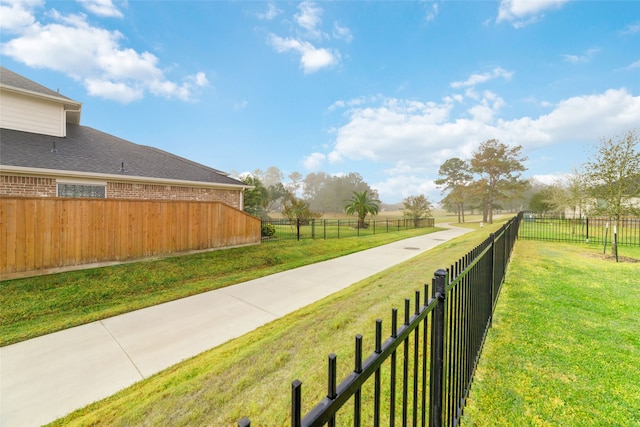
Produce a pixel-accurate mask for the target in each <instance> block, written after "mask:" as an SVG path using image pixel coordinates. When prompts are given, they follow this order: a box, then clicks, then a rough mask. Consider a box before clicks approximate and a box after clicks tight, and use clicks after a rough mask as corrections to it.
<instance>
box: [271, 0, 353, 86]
mask: <svg viewBox="0 0 640 427" xmlns="http://www.w3.org/2000/svg"><path fill="white" fill-rule="evenodd" d="M298 11H299V12H298V13H296V14H295V15H294V17H293V19H294V21H295V23H296V24H297V28H296V29H295V31H294V34H293V35H292V36H291V37H282V36H279V35H277V34H273V33H271V34H269V35H268V37H267V43H269V44H270V45H271V46H272V47H273V48H274V49H275V50H276V51H277V52H279V53H286V52H290V51H294V52H297V53H298V54H300V66H301V68H302V69H303V71H304V72H305V73H307V74H309V73H314V72H316V71H318V70H320V69H322V68H327V67H330V66H332V65H336V64H338V63H339V62H340V52H339V51H338V50H337V49H333V48H326V47H316V46H317V44H318V43H321V42H322V41H326V40H327V39H329V38H330V37H329V35H328V34H327V33H325V32H323V31H322V29H321V25H322V13H323V10H322V9H321V8H320V7H318V6H317V5H316V3H314V2H312V1H310V0H305V1H303V2H302V3H300V4H298ZM332 34H333V37H334V38H335V39H342V40H345V41H347V42H350V41H351V40H352V39H353V35H352V34H351V30H349V29H348V28H346V27H342V26H340V25H339V24H338V23H337V22H335V23H334V27H333V33H332ZM310 40H311V41H313V43H312V42H311V41H310Z"/></svg>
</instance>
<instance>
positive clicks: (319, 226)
mask: <svg viewBox="0 0 640 427" xmlns="http://www.w3.org/2000/svg"><path fill="white" fill-rule="evenodd" d="M434 226H435V220H434V219H433V218H419V219H407V218H398V219H382V220H367V221H365V223H364V227H361V226H360V227H359V226H358V220H357V219H311V220H308V221H300V220H298V221H295V220H294V221H291V220H289V219H286V218H284V219H269V220H264V221H262V241H263V242H266V241H274V240H291V239H295V240H300V239H340V238H345V237H361V236H369V235H374V234H380V233H390V232H397V231H401V230H408V229H412V228H427V227H434Z"/></svg>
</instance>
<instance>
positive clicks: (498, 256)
mask: <svg viewBox="0 0 640 427" xmlns="http://www.w3.org/2000/svg"><path fill="white" fill-rule="evenodd" d="M521 218H522V215H521V214H520V215H518V216H517V217H514V218H513V219H511V220H510V221H509V222H508V223H507V224H505V225H504V226H503V227H501V228H500V230H499V231H498V232H496V233H495V234H491V236H490V237H489V238H488V239H487V240H485V241H484V242H483V243H482V244H480V245H479V246H478V247H476V248H475V249H473V250H472V251H470V252H469V253H468V254H467V255H466V256H465V257H463V258H461V259H460V260H459V261H458V262H456V263H455V264H454V265H452V266H451V267H450V268H449V269H447V270H444V269H441V270H438V271H436V272H435V275H434V278H433V279H432V287H431V297H428V294H429V293H428V284H425V285H424V294H423V296H421V295H420V291H416V293H415V297H414V301H413V309H412V307H411V306H412V302H411V300H410V299H405V301H404V319H403V323H402V325H401V326H398V310H397V309H396V308H394V309H393V310H392V312H391V336H390V337H389V338H387V339H386V340H384V341H383V338H382V320H377V321H376V328H375V350H374V352H373V353H372V354H371V355H370V356H369V357H367V358H366V360H364V361H363V360H362V358H363V355H362V340H363V338H362V336H361V335H356V337H355V360H354V369H353V372H352V373H350V374H349V375H348V376H347V377H346V378H345V379H343V380H342V382H340V383H339V384H338V383H337V378H336V377H337V374H336V372H337V358H336V355H335V354H330V355H329V357H328V380H327V396H326V397H325V398H324V399H322V401H320V402H319V403H318V404H317V405H316V406H315V407H313V409H311V410H310V411H308V412H307V414H306V415H303V413H302V383H301V382H300V381H299V380H296V381H294V382H293V383H292V392H291V425H292V426H294V427H298V426H323V425H328V426H335V425H336V423H337V422H338V418H339V419H340V424H341V425H353V426H361V425H366V426H370V425H372V426H379V425H381V424H385V425H390V426H395V425H396V423H401V425H403V426H406V425H412V426H423V427H424V426H427V425H428V426H431V427H438V426H455V425H457V424H458V423H459V421H460V418H461V417H462V412H463V409H464V406H465V402H466V398H467V395H468V393H469V389H470V387H471V382H472V379H473V375H474V373H475V369H476V365H477V363H478V360H479V357H480V353H481V350H482V346H483V343H484V339H485V336H486V333H487V331H488V329H489V328H490V326H491V319H492V315H493V309H494V306H495V302H496V300H497V298H498V294H499V292H500V288H501V286H502V283H503V281H504V276H505V272H506V268H507V264H508V262H509V258H510V255H511V251H512V249H513V246H514V244H515V241H516V237H517V235H518V227H519V225H520V220H521ZM347 402H349V404H348V405H347V407H344V406H345V404H347ZM250 425H251V423H250V421H249V420H248V419H247V418H243V419H242V420H240V421H239V422H238V426H240V427H247V426H250Z"/></svg>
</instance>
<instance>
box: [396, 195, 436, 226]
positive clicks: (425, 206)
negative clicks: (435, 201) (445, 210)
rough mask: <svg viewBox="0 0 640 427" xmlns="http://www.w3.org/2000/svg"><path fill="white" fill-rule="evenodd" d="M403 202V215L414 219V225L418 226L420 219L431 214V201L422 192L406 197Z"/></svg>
mask: <svg viewBox="0 0 640 427" xmlns="http://www.w3.org/2000/svg"><path fill="white" fill-rule="evenodd" d="M402 204H403V205H404V208H403V209H402V215H403V216H404V217H405V218H409V219H412V220H413V223H414V226H416V227H417V226H418V220H420V219H422V218H426V217H427V216H429V215H431V202H430V201H429V200H428V199H427V198H426V197H425V196H423V195H422V194H420V195H418V196H409V197H406V198H405V199H404V200H403V201H402Z"/></svg>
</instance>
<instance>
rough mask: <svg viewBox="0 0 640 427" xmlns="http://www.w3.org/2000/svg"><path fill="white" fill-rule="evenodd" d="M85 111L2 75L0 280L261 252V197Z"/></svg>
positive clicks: (18, 78)
mask: <svg viewBox="0 0 640 427" xmlns="http://www.w3.org/2000/svg"><path fill="white" fill-rule="evenodd" d="M81 113H82V104H81V103H79V102H77V101H74V100H72V99H69V98H67V97H65V96H63V95H61V94H59V93H58V92H57V91H53V90H51V89H47V88H46V87H44V86H42V85H40V84H38V83H35V82H33V81H31V80H29V79H26V78H25V77H23V76H21V75H19V74H17V73H14V72H12V71H11V70H8V69H6V68H4V67H0V276H1V278H2V279H5V278H13V277H24V275H25V274H43V273H46V272H54V271H58V270H59V269H61V268H65V269H66V268H84V267H86V266H91V265H97V264H102V263H111V262H122V261H125V260H133V259H142V258H147V257H153V256H164V255H169V254H174V253H184V252H189V251H196V250H211V249H216V248H225V247H232V246H243V245H255V244H260V220H259V219H258V218H255V217H253V216H251V215H249V214H247V213H246V212H243V200H244V199H243V192H244V190H245V189H248V188H253V187H252V186H249V185H246V184H244V183H243V182H241V181H238V180H236V179H233V178H231V177H230V176H228V175H227V174H226V173H224V172H221V171H219V170H216V169H213V168H210V167H208V166H205V165H201V164H199V163H196V162H193V161H191V160H188V159H185V158H182V157H179V156H176V155H174V154H171V153H168V152H166V151H163V150H159V149H157V148H153V147H147V146H143V145H138V144H134V143H133V142H129V141H126V140H124V139H121V138H118V137H116V136H113V135H110V134H108V133H105V132H101V131H99V130H97V129H93V128H91V127H88V126H82V125H81V124H80V117H81Z"/></svg>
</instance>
